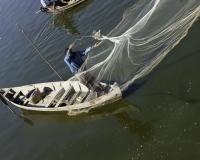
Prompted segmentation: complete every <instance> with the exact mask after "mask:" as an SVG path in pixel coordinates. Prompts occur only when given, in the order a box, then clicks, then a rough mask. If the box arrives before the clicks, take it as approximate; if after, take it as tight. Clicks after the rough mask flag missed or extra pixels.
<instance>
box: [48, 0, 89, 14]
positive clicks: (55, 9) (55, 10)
mask: <svg viewBox="0 0 200 160" xmlns="http://www.w3.org/2000/svg"><path fill="white" fill-rule="evenodd" d="M84 1H85V0H75V1H74V2H73V3H69V4H67V5H65V6H56V7H52V8H48V10H45V12H47V13H54V14H56V13H59V12H62V11H65V10H67V9H70V8H72V7H74V6H76V5H78V4H79V3H82V2H84Z"/></svg>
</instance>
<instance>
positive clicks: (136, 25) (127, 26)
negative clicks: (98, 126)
mask: <svg viewBox="0 0 200 160" xmlns="http://www.w3.org/2000/svg"><path fill="white" fill-rule="evenodd" d="M199 14H200V0H189V1H188V0H180V1H179V0H140V1H138V3H137V4H135V5H134V6H132V7H130V8H128V9H127V10H126V11H125V12H124V15H123V19H122V21H121V22H120V23H119V24H118V25H117V26H116V27H115V28H114V29H113V30H112V31H111V32H110V33H109V34H108V35H107V36H102V35H101V33H100V31H98V32H96V31H93V38H95V39H98V40H101V41H102V43H101V45H100V46H99V47H98V48H97V49H95V50H94V52H93V53H92V54H91V55H90V56H88V58H87V60H86V61H85V65H86V66H87V69H88V71H89V72H91V73H92V74H93V75H94V76H95V77H96V78H97V79H98V80H99V81H104V82H106V83H107V84H113V83H114V82H118V84H119V85H120V87H121V90H124V89H126V88H127V87H128V86H129V85H130V84H131V83H132V82H133V81H134V80H136V79H137V78H140V77H142V76H144V75H146V74H148V73H149V72H150V71H151V70H152V69H153V68H154V67H155V66H156V65H157V64H158V63H159V62H160V61H161V60H162V59H163V58H164V57H165V56H166V54H167V53H168V52H169V51H170V50H171V49H172V48H173V47H174V46H175V45H176V44H178V43H179V42H180V40H181V39H182V38H183V37H184V36H185V35H186V34H187V31H188V29H189V28H190V27H191V25H192V24H193V23H194V21H195V20H196V19H197V17H198V16H199ZM80 74H81V73H80Z"/></svg>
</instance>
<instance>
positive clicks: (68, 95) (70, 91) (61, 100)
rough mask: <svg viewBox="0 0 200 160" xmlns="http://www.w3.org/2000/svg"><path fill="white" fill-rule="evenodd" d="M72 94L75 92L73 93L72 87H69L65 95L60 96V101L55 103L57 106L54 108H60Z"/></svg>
mask: <svg viewBox="0 0 200 160" xmlns="http://www.w3.org/2000/svg"><path fill="white" fill-rule="evenodd" d="M72 92H75V91H74V88H73V86H70V87H69V89H68V90H67V91H65V93H64V94H63V95H62V97H61V98H60V100H59V101H58V102H57V104H56V105H55V108H56V107H60V105H61V104H62V103H63V101H64V100H66V99H69V98H70V95H71V93H72Z"/></svg>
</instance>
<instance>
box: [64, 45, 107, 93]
mask: <svg viewBox="0 0 200 160" xmlns="http://www.w3.org/2000/svg"><path fill="white" fill-rule="evenodd" d="M99 45H100V43H99V42H97V43H95V44H94V46H90V47H88V48H86V49H84V50H82V51H72V48H73V47H74V44H71V45H70V46H69V47H68V48H66V49H65V51H64V53H65V58H64V61H65V63H66V64H67V65H68V66H69V68H70V70H71V72H72V73H73V74H74V75H75V76H76V78H78V80H79V82H81V83H82V84H84V85H85V86H86V87H87V88H88V89H90V90H92V91H93V92H96V93H97V94H98V96H99V93H100V92H102V91H105V90H104V87H103V86H102V85H101V84H100V83H98V82H97V81H96V79H95V78H94V77H93V76H92V75H91V73H90V72H84V73H83V74H80V75H77V74H78V73H80V72H82V71H85V70H86V68H85V66H82V65H83V63H84V61H83V59H82V58H81V57H82V56H87V55H88V53H89V52H90V51H91V50H93V49H94V48H96V47H98V46H99Z"/></svg>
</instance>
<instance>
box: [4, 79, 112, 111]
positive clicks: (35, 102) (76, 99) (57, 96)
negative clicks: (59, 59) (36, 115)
mask: <svg viewBox="0 0 200 160" xmlns="http://www.w3.org/2000/svg"><path fill="white" fill-rule="evenodd" d="M102 85H103V86H104V87H108V86H106V84H104V83H102ZM1 92H2V94H3V96H4V97H5V98H7V99H8V100H9V101H11V102H13V103H15V104H18V105H23V106H27V107H50V108H53V107H64V106H69V105H74V104H79V103H83V102H87V101H89V100H92V99H95V98H97V93H96V92H92V91H90V90H89V89H88V88H87V87H86V86H84V85H83V84H81V83H79V82H78V81H74V82H64V83H63V82H52V83H41V84H35V85H28V86H22V87H14V88H8V89H6V90H1Z"/></svg>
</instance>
